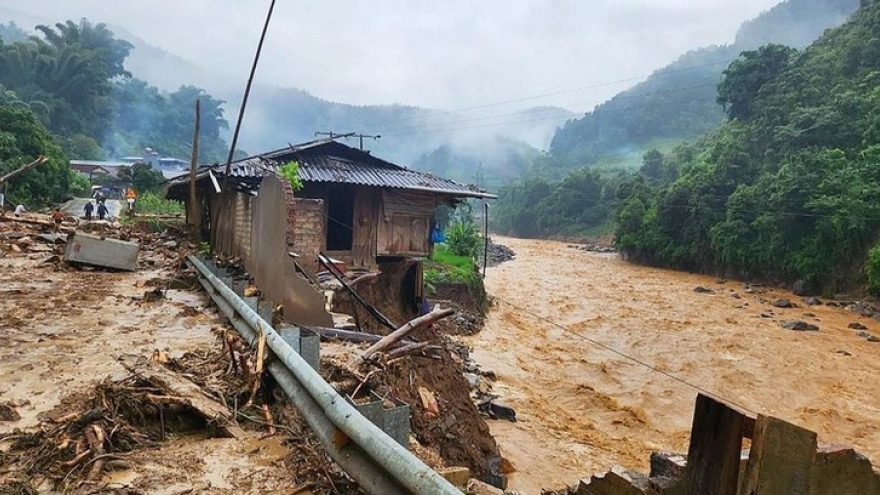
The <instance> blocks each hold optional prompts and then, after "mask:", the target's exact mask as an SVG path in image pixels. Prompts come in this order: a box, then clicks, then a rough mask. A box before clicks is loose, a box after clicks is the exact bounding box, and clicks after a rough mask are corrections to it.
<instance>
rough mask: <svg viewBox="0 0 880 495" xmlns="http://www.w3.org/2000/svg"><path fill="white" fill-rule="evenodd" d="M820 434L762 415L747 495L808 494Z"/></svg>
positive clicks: (747, 479)
mask: <svg viewBox="0 0 880 495" xmlns="http://www.w3.org/2000/svg"><path fill="white" fill-rule="evenodd" d="M816 447H817V439H816V433H815V432H813V431H810V430H807V429H805V428H801V427H799V426H796V425H793V424H791V423H787V422H785V421H783V420H781V419H777V418H771V417H767V416H758V419H757V421H756V423H755V435H754V438H753V439H752V449H751V452H750V453H749V461H748V464H747V466H746V475H745V480H744V487H743V493H748V494H754V495H801V494H803V495H806V494H808V493H810V473H811V470H812V468H813V458H814V457H815V455H816Z"/></svg>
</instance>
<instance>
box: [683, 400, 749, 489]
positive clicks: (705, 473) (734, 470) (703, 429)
mask: <svg viewBox="0 0 880 495" xmlns="http://www.w3.org/2000/svg"><path fill="white" fill-rule="evenodd" d="M744 421H745V417H744V415H743V414H742V413H741V412H739V411H737V410H735V409H733V408H732V407H729V406H727V405H726V404H723V403H721V402H718V401H716V400H715V399H712V398H711V397H707V396H705V395H703V394H699V395H698V396H697V404H696V407H695V409H694V420H693V426H692V427H691V442H690V447H689V448H688V457H687V466H686V467H685V476H684V493H685V494H686V495H705V494H707V493H711V494H713V495H736V493H737V487H738V478H739V465H740V451H741V449H742V440H743V424H744Z"/></svg>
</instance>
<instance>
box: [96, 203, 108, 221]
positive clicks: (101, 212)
mask: <svg viewBox="0 0 880 495" xmlns="http://www.w3.org/2000/svg"><path fill="white" fill-rule="evenodd" d="M105 216H107V206H106V205H105V204H104V203H100V204H98V220H103V219H104V217H105Z"/></svg>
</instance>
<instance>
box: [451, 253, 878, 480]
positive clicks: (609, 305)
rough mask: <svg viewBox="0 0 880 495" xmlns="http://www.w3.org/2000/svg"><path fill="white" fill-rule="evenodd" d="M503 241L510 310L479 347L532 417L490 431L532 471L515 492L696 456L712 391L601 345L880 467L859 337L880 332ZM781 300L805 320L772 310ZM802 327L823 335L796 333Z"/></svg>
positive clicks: (494, 283)
mask: <svg viewBox="0 0 880 495" xmlns="http://www.w3.org/2000/svg"><path fill="white" fill-rule="evenodd" d="M498 240H499V241H500V242H502V243H503V244H505V245H507V246H509V247H511V248H513V250H514V251H516V255H517V256H516V260H514V261H512V262H508V263H505V264H502V265H501V266H499V267H497V268H490V269H489V273H488V277H487V288H488V291H489V293H490V294H491V295H493V296H496V297H497V298H498V301H497V303H496V305H495V307H494V308H493V310H492V312H491V314H490V315H489V318H488V320H487V324H486V328H485V329H484V330H483V331H482V332H481V333H480V334H478V335H476V336H474V337H470V338H465V340H466V341H467V343H468V344H469V345H472V346H473V347H474V357H475V358H476V360H477V361H478V362H480V363H481V364H482V365H483V367H484V368H486V369H492V370H494V371H495V372H496V373H497V374H498V377H499V381H498V383H497V384H496V386H495V390H496V392H499V393H500V394H502V395H503V396H504V401H505V403H507V404H508V405H510V406H512V407H514V408H515V409H516V410H517V417H518V419H519V421H518V422H517V423H508V422H502V421H494V422H491V423H490V427H491V429H492V433H493V434H494V435H495V436H496V439H497V441H498V444H499V446H500V448H501V451H502V453H503V454H504V455H505V456H506V457H507V458H508V459H510V460H511V461H512V462H513V464H514V466H515V467H516V468H517V469H518V472H516V473H514V474H512V475H511V477H510V479H511V482H510V487H511V488H513V489H519V490H522V491H523V493H529V494H531V493H539V492H540V488H541V487H545V488H550V487H561V486H562V485H564V484H565V483H569V484H572V483H574V482H575V481H576V480H577V479H578V478H580V477H584V476H587V475H589V474H592V473H593V472H595V471H604V470H607V469H608V468H610V467H612V466H613V465H615V464H620V465H623V466H626V467H630V468H637V469H640V470H642V471H647V468H648V466H647V462H648V456H649V454H650V452H651V451H652V450H658V449H665V450H677V451H686V449H687V442H688V431H689V428H690V422H691V415H692V413H693V404H694V399H695V397H696V393H697V391H696V390H695V389H693V388H691V387H688V386H687V385H683V384H682V383H679V382H677V381H675V380H673V379H671V378H668V377H666V376H663V375H662V374H660V373H657V372H653V371H651V370H649V369H648V368H647V367H645V366H642V365H640V364H638V363H636V362H634V361H632V360H629V359H625V358H623V357H621V356H619V355H616V354H614V353H612V352H609V351H607V350H603V349H601V348H600V347H597V346H596V345H594V344H591V343H589V342H588V341H587V340H585V339H587V338H589V339H593V340H595V341H598V342H601V343H603V344H605V345H608V346H611V347H613V348H614V349H617V350H620V351H623V352H624V353H626V354H629V355H632V356H635V357H637V358H638V359H640V360H643V361H644V362H646V363H649V364H651V365H652V366H655V367H657V368H658V369H660V370H663V371H665V372H668V373H671V374H673V375H675V376H676V377H680V378H682V379H684V380H686V381H687V382H689V383H691V384H695V385H697V386H699V387H702V388H705V389H707V390H709V391H711V392H713V393H715V394H717V395H719V396H721V397H724V398H726V399H728V400H730V401H733V402H735V403H737V404H740V405H741V406H743V407H745V408H747V409H749V410H751V411H755V412H760V413H764V414H770V415H773V416H777V417H780V418H783V419H785V420H788V421H792V422H794V423H796V424H799V425H801V426H804V427H807V428H810V429H813V430H816V431H817V432H818V433H819V441H820V442H826V443H831V442H838V443H840V442H842V443H850V444H852V445H854V446H855V447H856V448H857V450H859V451H861V452H862V453H863V454H865V455H867V456H868V457H870V458H871V459H872V460H873V461H874V463H875V465H877V464H878V461H880V404H878V401H877V398H878V397H880V381H878V380H877V379H876V377H877V376H878V373H880V343H871V342H868V341H867V340H866V339H865V338H864V337H859V336H857V331H855V330H852V329H848V328H847V325H848V324H849V323H853V322H860V323H862V324H863V325H865V326H867V327H868V332H870V333H872V334H876V335H880V322H877V321H875V320H872V319H868V318H863V317H859V316H857V315H856V314H854V313H852V312H850V311H847V310H845V309H842V308H833V307H828V306H815V307H809V306H807V305H805V304H803V303H802V301H801V298H799V297H796V296H794V295H792V294H788V293H783V292H780V291H767V292H764V293H762V290H761V289H757V290H756V291H755V292H753V293H746V291H744V287H743V285H742V284H741V283H737V282H727V283H723V284H722V283H720V281H717V280H715V279H714V278H709V277H705V276H700V275H691V274H685V273H680V272H674V271H667V270H659V269H653V268H647V267H640V266H635V265H630V264H627V263H625V262H623V261H621V260H620V259H618V258H617V256H616V255H613V254H597V253H587V252H584V251H579V250H576V249H572V248H569V247H566V245H565V244H564V243H558V242H552V241H535V240H517V239H498ZM697 285H701V286H705V287H707V288H710V289H713V290H714V293H711V294H701V293H696V292H694V288H695V287H696V286H697ZM734 294H737V295H739V296H740V298H736V297H735V296H734ZM779 298H789V299H790V300H791V301H792V302H795V303H797V304H799V305H800V306H801V307H799V308H790V309H780V308H776V307H774V306H772V303H773V302H774V301H775V300H777V299H779ZM527 311H528V312H533V313H536V314H537V315H539V316H541V317H544V318H547V319H550V320H553V321H554V322H557V323H559V324H561V325H563V326H564V327H566V328H567V329H569V330H568V331H565V330H562V329H560V328H558V327H556V326H553V325H550V324H548V323H546V322H544V321H542V320H540V319H538V318H536V317H534V316H532V315H529V314H528V313H527ZM762 313H763V314H764V315H765V317H762V316H761V315H762ZM804 313H813V314H814V315H815V316H812V317H811V316H809V315H807V316H805V315H804ZM791 319H800V320H804V321H806V322H809V323H814V324H816V325H818V326H819V327H820V331H819V332H795V331H791V330H785V329H783V328H782V326H781V322H782V321H783V320H791ZM847 354H849V355H847Z"/></svg>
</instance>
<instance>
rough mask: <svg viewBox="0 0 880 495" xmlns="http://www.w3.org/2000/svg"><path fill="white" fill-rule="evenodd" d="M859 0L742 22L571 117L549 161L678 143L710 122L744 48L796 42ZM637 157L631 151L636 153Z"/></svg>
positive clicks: (794, 4) (794, 6)
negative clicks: (725, 78) (725, 41)
mask: <svg viewBox="0 0 880 495" xmlns="http://www.w3.org/2000/svg"><path fill="white" fill-rule="evenodd" d="M858 6H859V0H788V1H785V2H783V3H781V4H779V5H777V6H776V7H773V8H772V9H770V10H768V11H767V12H765V13H763V14H762V15H760V16H759V17H757V18H755V19H754V20H751V21H749V22H746V23H745V24H743V25H742V27H741V28H740V30H739V32H738V34H737V36H736V41H735V42H734V43H733V44H731V45H727V46H713V47H707V48H702V49H699V50H695V51H691V52H689V53H687V54H685V55H683V56H682V57H681V58H679V59H678V60H677V61H675V62H673V63H672V64H670V65H669V66H667V67H664V68H663V69H660V70H658V71H657V72H655V73H654V74H652V75H651V76H650V77H648V79H647V80H645V81H644V82H642V83H640V84H638V85H636V86H634V87H633V88H631V89H629V90H627V91H624V92H622V93H620V94H618V95H617V96H615V97H614V98H612V99H611V100H609V101H608V102H606V103H604V104H602V105H599V106H598V107H596V108H595V109H594V110H593V111H592V112H590V113H588V114H587V115H586V116H584V117H583V118H581V119H577V120H571V121H569V122H568V123H566V124H565V125H563V126H562V127H561V128H560V129H559V130H558V131H557V132H556V134H555V135H554V137H553V140H552V142H551V145H550V157H551V160H550V162H549V164H550V165H551V166H553V167H560V168H574V167H580V166H585V165H590V164H592V163H595V162H596V161H598V160H600V159H601V158H602V157H603V156H604V157H607V155H612V154H619V153H621V152H623V151H625V150H633V149H636V150H637V149H639V148H641V147H642V146H644V145H646V144H648V143H651V142H652V141H657V140H673V141H679V142H680V141H682V140H686V139H690V138H693V137H696V136H698V135H700V134H702V133H704V132H706V131H708V130H710V129H712V128H714V127H715V126H717V125H718V124H719V123H720V122H721V121H722V119H723V112H722V110H721V108H720V107H719V106H718V104H717V103H716V102H715V95H716V91H715V86H716V85H717V83H718V81H719V78H720V76H721V71H722V70H724V68H725V67H726V66H727V64H729V63H730V62H731V61H732V60H733V59H734V58H736V56H737V55H738V54H739V53H740V52H742V51H745V50H753V49H755V48H758V47H759V46H762V45H765V44H767V43H779V44H783V45H788V46H792V47H797V48H802V47H804V46H806V45H808V44H809V43H811V42H812V41H813V40H815V39H816V38H817V37H819V36H820V35H821V34H822V32H823V31H824V30H825V29H826V28H828V27H833V26H837V25H839V24H840V23H842V22H843V21H844V20H845V19H846V18H847V16H849V15H850V14H851V13H852V12H853V11H855V10H856V9H857V8H858ZM636 156H638V155H636Z"/></svg>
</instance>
